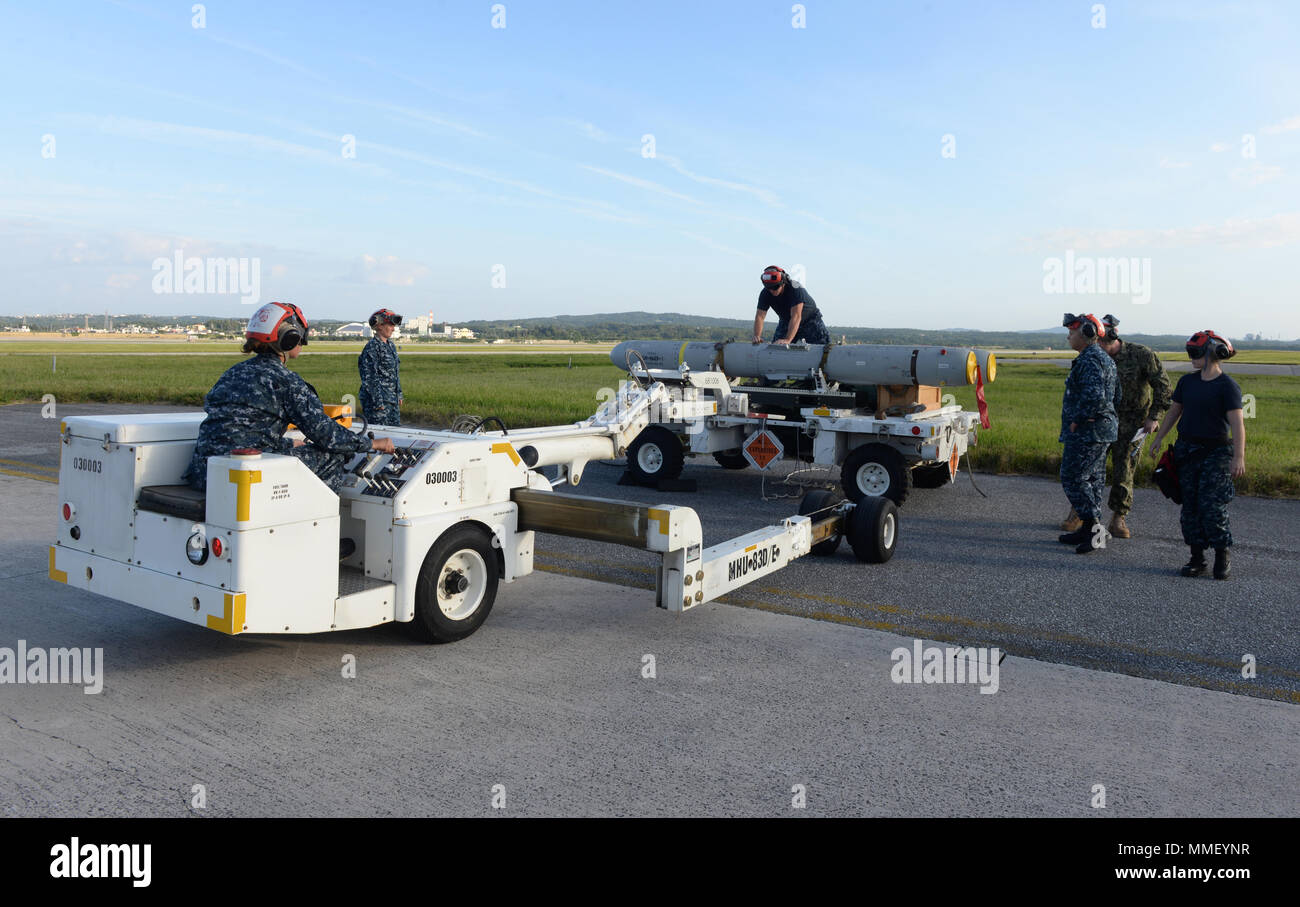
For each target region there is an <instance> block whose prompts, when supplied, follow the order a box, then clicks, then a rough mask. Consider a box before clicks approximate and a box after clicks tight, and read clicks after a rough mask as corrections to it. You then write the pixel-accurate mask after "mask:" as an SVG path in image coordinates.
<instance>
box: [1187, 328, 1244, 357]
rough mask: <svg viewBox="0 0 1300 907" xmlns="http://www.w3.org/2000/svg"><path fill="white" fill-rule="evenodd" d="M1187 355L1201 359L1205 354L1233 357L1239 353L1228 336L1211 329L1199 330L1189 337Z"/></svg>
mask: <svg viewBox="0 0 1300 907" xmlns="http://www.w3.org/2000/svg"><path fill="white" fill-rule="evenodd" d="M1187 355H1188V356H1190V357H1192V358H1193V359H1200V358H1201V357H1203V356H1213V357H1214V358H1215V359H1219V360H1223V359H1231V358H1232V357H1233V356H1235V355H1237V351H1236V350H1235V349H1233V346H1232V341H1230V340H1228V339H1227V338H1226V337H1221V336H1219V335H1218V334H1216V333H1215V332H1214V331H1211V330H1204V331H1197V332H1196V333H1195V334H1193V335H1192V336H1191V337H1189V338H1187Z"/></svg>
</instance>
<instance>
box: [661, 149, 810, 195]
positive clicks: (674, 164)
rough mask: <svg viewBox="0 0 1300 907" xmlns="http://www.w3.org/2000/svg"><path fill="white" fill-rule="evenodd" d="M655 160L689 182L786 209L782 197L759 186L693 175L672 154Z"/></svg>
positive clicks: (663, 155) (662, 155)
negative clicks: (743, 194)
mask: <svg viewBox="0 0 1300 907" xmlns="http://www.w3.org/2000/svg"><path fill="white" fill-rule="evenodd" d="M655 160H657V161H662V162H663V163H664V164H666V165H667V166H669V167H671V168H672V169H673V170H676V171H677V172H678V173H680V174H681V175H682V176H684V177H686V178H687V179H689V180H694V181H695V182H697V183H703V184H704V185H706V186H718V187H720V188H723V189H730V190H732V191H733V192H746V193H748V194H750V195H752V196H754V197H755V198H757V199H759V200H760V201H762V202H764V203H766V204H769V205H772V206H773V207H776V208H782V207H785V206H784V205H782V204H781V199H780V197H779V196H778V195H777V194H776V193H775V192H772V191H771V190H769V189H762V188H759V187H758V186H749V185H746V184H745V183H736V182H732V181H731V180H724V179H718V178H717V177H713V176H703V175H701V174H698V173H692V172H691V171H690V170H687V169H686V166H685V165H684V164H683V163H682V161H681V159H680V158H677V157H673V156H672V155H671V154H657V155H655Z"/></svg>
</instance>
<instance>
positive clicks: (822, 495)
mask: <svg viewBox="0 0 1300 907" xmlns="http://www.w3.org/2000/svg"><path fill="white" fill-rule="evenodd" d="M842 500H844V495H842V494H840V493H839V492H838V491H830V490H828V489H825V488H815V489H813V490H812V491H810V492H808V493H807V494H806V495H804V496H803V500H801V501H800V502H799V516H808V515H809V514H810V513H815V512H816V511H818V510H824V509H825V508H827V507H830V506H832V505H833V504H836V503H838V502H839V501H842ZM843 540H844V533H842V532H837V533H835V535H834V536H832V537H831V538H828V539H826V540H824V541H821V542H818V543H817V544H815V545H813V546H812V549H811V550H810V551H809V553H810V554H816V555H819V556H821V557H829V556H830V555H832V554H834V553H835V552H836V551H837V550H838V549H839V547H840V542H841V541H843Z"/></svg>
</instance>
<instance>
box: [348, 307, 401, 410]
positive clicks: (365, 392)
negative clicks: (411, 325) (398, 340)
mask: <svg viewBox="0 0 1300 907" xmlns="http://www.w3.org/2000/svg"><path fill="white" fill-rule="evenodd" d="M401 323H402V316H401V315H397V314H395V313H393V312H390V311H389V310H388V309H380V310H379V311H378V312H375V313H374V314H373V315H371V316H370V327H371V329H372V330H373V331H374V334H373V335H372V336H371V338H370V340H369V342H367V343H366V347H365V349H363V350H362V351H361V355H360V356H359V357H357V368H358V369H359V370H360V372H361V394H360V402H361V413H362V415H364V416H365V417H366V421H367V422H369V423H370V424H371V425H401V424H402V414H401V410H400V407H401V405H402V374H401V366H400V365H399V363H398V361H397V346H396V345H395V344H394V343H393V341H392V336H393V331H395V330H396V329H397V326H398V325H400V324H401Z"/></svg>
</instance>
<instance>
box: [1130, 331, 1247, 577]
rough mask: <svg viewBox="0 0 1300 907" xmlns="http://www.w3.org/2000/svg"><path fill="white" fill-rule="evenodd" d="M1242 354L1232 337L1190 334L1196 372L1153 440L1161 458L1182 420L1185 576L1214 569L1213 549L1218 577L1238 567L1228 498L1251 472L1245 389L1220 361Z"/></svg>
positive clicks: (1177, 391)
mask: <svg viewBox="0 0 1300 907" xmlns="http://www.w3.org/2000/svg"><path fill="white" fill-rule="evenodd" d="M1236 353H1237V351H1236V350H1235V349H1233V347H1232V343H1231V341H1229V340H1228V339H1227V338H1226V337H1221V336H1220V335H1218V334H1216V333H1215V332H1214V331H1211V330H1205V331H1197V332H1196V333H1195V334H1193V335H1192V336H1191V337H1190V338H1188V340H1187V356H1188V358H1189V359H1191V360H1192V368H1193V369H1195V371H1192V372H1190V373H1188V374H1186V375H1183V377H1181V378H1179V379H1178V385H1177V386H1176V387H1175V388H1174V394H1173V405H1172V406H1171V407H1170V408H1169V412H1168V413H1167V414H1166V415H1165V419H1164V422H1162V423H1161V424H1160V431H1159V433H1157V435H1156V439H1155V441H1154V442H1153V443H1152V445H1151V456H1152V457H1158V456H1159V454H1160V444H1161V442H1162V441H1164V438H1165V435H1166V434H1168V433H1169V429H1171V428H1172V427H1173V426H1174V423H1177V424H1178V440H1177V441H1176V442H1174V465H1175V466H1176V468H1177V470H1178V486H1179V490H1180V491H1181V492H1182V498H1183V509H1182V512H1181V514H1180V515H1179V523H1180V525H1181V527H1182V530H1183V541H1184V542H1186V543H1187V546H1188V547H1189V548H1190V549H1191V551H1192V556H1191V558H1190V559H1189V560H1188V561H1187V563H1186V564H1184V565H1183V567H1182V569H1181V570H1180V571H1179V572H1180V573H1181V574H1182V575H1183V576H1200V575H1201V574H1203V573H1204V572H1205V571H1206V569H1208V565H1207V564H1206V562H1205V550H1206V549H1207V548H1213V549H1214V578H1215V579H1227V578H1228V577H1229V575H1230V574H1231V572H1232V563H1231V559H1230V557H1229V555H1228V551H1229V549H1230V548H1231V547H1232V531H1231V529H1230V528H1229V526H1228V502H1229V501H1231V500H1232V497H1233V495H1234V493H1235V489H1234V487H1233V484H1232V480H1233V479H1234V478H1240V477H1241V476H1244V475H1245V474H1246V422H1245V413H1244V411H1243V410H1242V400H1241V388H1240V387H1239V386H1238V385H1237V382H1235V381H1233V380H1232V379H1231V378H1229V377H1228V376H1227V375H1226V374H1224V373H1223V369H1222V367H1220V365H1219V362H1220V361H1221V360H1223V359H1228V358H1231V357H1232V356H1235V355H1236ZM1229 429H1231V432H1232V433H1231V436H1229Z"/></svg>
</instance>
